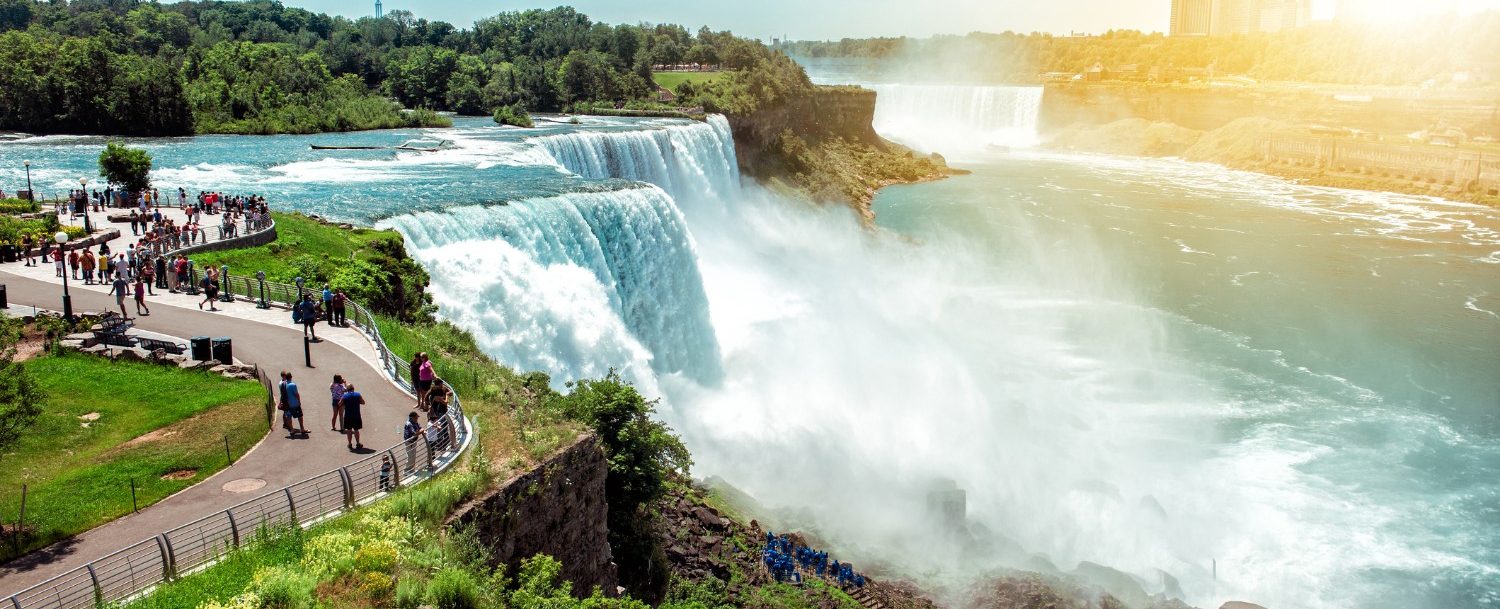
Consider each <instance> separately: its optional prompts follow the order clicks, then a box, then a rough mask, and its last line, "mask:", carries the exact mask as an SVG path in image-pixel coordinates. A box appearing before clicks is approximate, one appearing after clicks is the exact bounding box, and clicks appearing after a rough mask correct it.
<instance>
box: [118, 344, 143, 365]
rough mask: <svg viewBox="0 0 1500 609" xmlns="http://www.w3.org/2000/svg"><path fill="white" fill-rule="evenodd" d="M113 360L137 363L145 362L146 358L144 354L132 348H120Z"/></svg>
mask: <svg viewBox="0 0 1500 609" xmlns="http://www.w3.org/2000/svg"><path fill="white" fill-rule="evenodd" d="M115 358H116V359H122V360H126V361H136V362H138V361H142V360H145V359H146V356H145V355H144V352H143V351H141V350H140V349H136V348H134V347H121V348H120V349H119V351H117V352H116V353H115Z"/></svg>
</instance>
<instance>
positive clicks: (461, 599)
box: [427, 567, 480, 609]
mask: <svg viewBox="0 0 1500 609" xmlns="http://www.w3.org/2000/svg"><path fill="white" fill-rule="evenodd" d="M479 596H480V594H479V582H478V581H477V580H476V579H475V578H474V574H472V573H469V572H468V571H465V570H463V569H455V568H452V567H449V568H446V569H443V570H441V571H438V573H437V575H435V576H433V578H432V581H431V582H429V583H428V584H427V602H428V603H430V604H432V606H433V607H436V609H478V608H479Z"/></svg>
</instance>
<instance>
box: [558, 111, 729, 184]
mask: <svg viewBox="0 0 1500 609" xmlns="http://www.w3.org/2000/svg"><path fill="white" fill-rule="evenodd" d="M535 141H536V143H538V144H540V145H541V146H542V148H544V149H545V150H546V151H547V152H548V153H549V154H551V155H552V158H553V159H555V160H556V162H557V164H558V166H560V167H562V168H564V169H566V170H568V171H569V172H571V173H574V174H577V175H579V176H582V177H585V178H591V179H603V178H622V179H626V180H636V181H640V182H647V183H650V184H655V185H657V186H660V187H661V188H662V190H665V191H667V193H668V194H670V195H672V197H673V198H674V199H676V200H677V201H680V202H686V201H693V202H697V201H722V200H724V198H726V197H731V196H734V194H735V191H737V190H738V189H739V186H740V177H739V169H738V167H737V165H736V162H735V156H734V138H733V136H732V135H731V134H730V129H729V121H728V120H726V119H725V118H724V117H723V116H719V115H713V116H710V117H709V118H708V119H707V120H706V121H704V122H693V123H688V124H681V123H678V122H674V123H672V124H669V125H665V126H662V127H660V128H652V129H632V130H630V131H579V132H574V133H567V134H563V135H553V136H546V137H540V138H537V139H536V140H535Z"/></svg>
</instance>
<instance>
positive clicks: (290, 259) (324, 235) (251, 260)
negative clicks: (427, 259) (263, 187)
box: [192, 212, 401, 282]
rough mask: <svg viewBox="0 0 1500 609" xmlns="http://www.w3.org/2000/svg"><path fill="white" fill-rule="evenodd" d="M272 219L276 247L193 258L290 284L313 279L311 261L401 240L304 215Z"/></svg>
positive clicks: (341, 257) (389, 233)
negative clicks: (258, 273)
mask: <svg viewBox="0 0 1500 609" xmlns="http://www.w3.org/2000/svg"><path fill="white" fill-rule="evenodd" d="M272 216H273V217H274V218H275V219H276V241H275V242H274V243H271V244H268V245H262V246H258V247H246V248H240V249H232V250H224V251H218V252H205V253H201V254H193V255H192V259H193V262H194V263H195V264H197V265H198V268H205V265H211V266H216V267H217V266H223V265H226V264H227V265H229V271H230V273H231V274H233V275H237V276H238V275H254V274H255V272H256V271H265V272H266V277H267V278H268V279H271V280H274V281H285V282H290V281H291V280H292V279H295V278H296V277H298V276H299V275H301V276H305V277H308V278H309V279H311V276H312V273H311V272H309V271H311V270H312V269H309V268H307V266H308V262H307V260H308V259H311V260H314V261H341V260H349V259H350V258H351V257H354V256H356V255H357V254H359V253H361V252H363V251H364V250H365V249H366V248H369V247H371V246H372V245H373V244H374V243H375V242H377V241H382V240H390V239H396V240H400V238H401V236H400V235H399V234H396V233H395V232H392V231H380V230H373V229H359V228H357V229H354V230H352V231H349V230H344V229H341V228H338V227H337V226H329V225H326V224H323V223H321V222H318V221H317V220H313V219H312V218H309V217H307V216H304V215H302V214H296V213H280V212H272Z"/></svg>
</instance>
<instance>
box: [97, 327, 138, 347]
mask: <svg viewBox="0 0 1500 609" xmlns="http://www.w3.org/2000/svg"><path fill="white" fill-rule="evenodd" d="M94 338H96V339H98V340H99V342H100V343H101V344H105V345H110V346H112V347H134V346H135V337H134V336H126V335H125V334H113V333H110V332H100V331H98V330H95V331H94Z"/></svg>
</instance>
